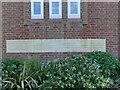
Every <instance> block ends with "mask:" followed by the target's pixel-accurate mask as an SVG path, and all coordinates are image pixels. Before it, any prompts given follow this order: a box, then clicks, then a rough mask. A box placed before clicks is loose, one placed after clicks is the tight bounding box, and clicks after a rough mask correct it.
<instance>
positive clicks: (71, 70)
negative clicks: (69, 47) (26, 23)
mask: <svg viewBox="0 0 120 90" xmlns="http://www.w3.org/2000/svg"><path fill="white" fill-rule="evenodd" d="M2 71H3V74H2V88H3V90H9V89H12V90H13V89H14V90H19V89H25V90H28V89H29V90H33V89H45V88H49V89H52V90H53V89H56V88H112V87H114V88H118V87H119V77H120V62H119V61H118V60H117V59H116V58H115V57H113V56H112V55H110V54H108V53H105V52H99V51H97V52H91V53H88V54H86V55H78V56H71V57H68V58H65V59H64V60H54V61H51V62H48V63H46V64H44V65H41V64H39V62H38V60H37V59H34V58H32V59H31V60H24V59H23V60H21V59H15V58H11V59H5V60H3V62H2Z"/></svg>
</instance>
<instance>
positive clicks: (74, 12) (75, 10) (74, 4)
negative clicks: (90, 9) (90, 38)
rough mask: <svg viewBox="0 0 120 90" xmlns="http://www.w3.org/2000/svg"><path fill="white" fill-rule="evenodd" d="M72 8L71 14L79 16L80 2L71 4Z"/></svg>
mask: <svg viewBox="0 0 120 90" xmlns="http://www.w3.org/2000/svg"><path fill="white" fill-rule="evenodd" d="M70 7H71V9H70V13H71V14H78V2H70Z"/></svg>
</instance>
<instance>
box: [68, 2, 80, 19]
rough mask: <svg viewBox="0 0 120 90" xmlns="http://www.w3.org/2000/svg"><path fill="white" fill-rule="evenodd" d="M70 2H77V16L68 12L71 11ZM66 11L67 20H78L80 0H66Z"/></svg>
mask: <svg viewBox="0 0 120 90" xmlns="http://www.w3.org/2000/svg"><path fill="white" fill-rule="evenodd" d="M71 2H77V3H78V14H71V13H70V12H71V11H70V10H71V6H70V3H71ZM67 7H68V8H67V9H68V18H80V8H81V7H80V0H68V1H67Z"/></svg>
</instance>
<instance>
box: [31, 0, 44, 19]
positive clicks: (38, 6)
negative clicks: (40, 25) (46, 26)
mask: <svg viewBox="0 0 120 90" xmlns="http://www.w3.org/2000/svg"><path fill="white" fill-rule="evenodd" d="M43 8H44V0H31V18H32V19H43V18H44V10H43Z"/></svg>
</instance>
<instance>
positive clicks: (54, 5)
mask: <svg viewBox="0 0 120 90" xmlns="http://www.w3.org/2000/svg"><path fill="white" fill-rule="evenodd" d="M52 14H59V2H52Z"/></svg>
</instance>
